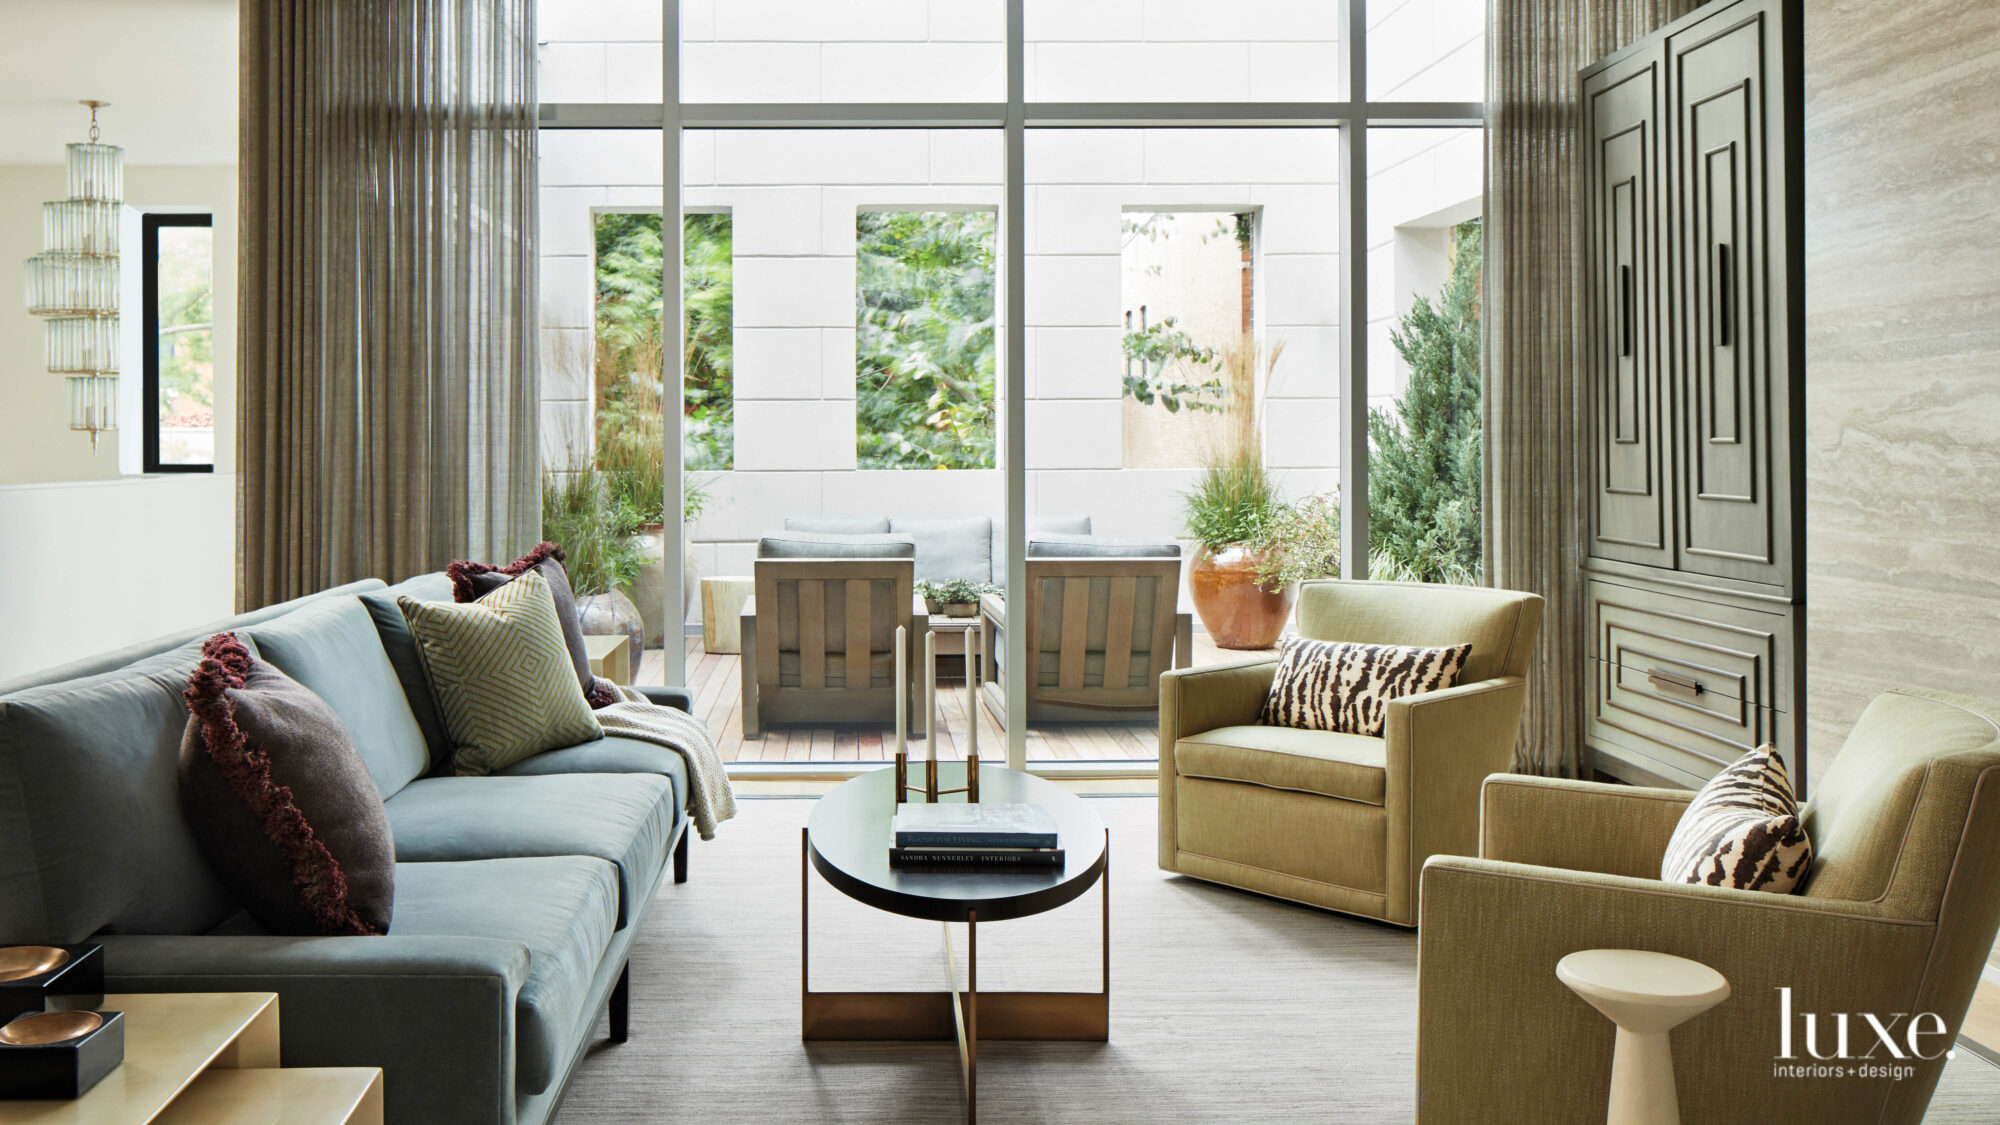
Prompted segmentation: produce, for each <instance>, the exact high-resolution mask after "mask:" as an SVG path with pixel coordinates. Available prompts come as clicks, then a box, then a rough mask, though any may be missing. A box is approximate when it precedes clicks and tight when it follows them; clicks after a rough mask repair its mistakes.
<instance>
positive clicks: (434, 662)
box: [396, 570, 604, 775]
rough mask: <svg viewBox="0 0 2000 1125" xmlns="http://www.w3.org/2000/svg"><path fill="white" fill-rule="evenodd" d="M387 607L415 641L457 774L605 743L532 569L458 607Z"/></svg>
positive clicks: (405, 603) (544, 585)
mask: <svg viewBox="0 0 2000 1125" xmlns="http://www.w3.org/2000/svg"><path fill="white" fill-rule="evenodd" d="M396 607H397V608H398V609H400V610H402V611H403V619H404V620H406V621H408V622H409V623H410V632H411V633H412V634H413V635H415V637H416V638H417V651H419V652H420V653H422V654H423V660H424V671H425V672H426V673H428V674H429V676H430V681H431V694H432V695H434V696H436V697H437V703H438V710H439V711H440V712H442V714H443V716H444V729H445V734H446V736H447V737H449V738H450V739H451V744H452V758H453V762H454V764H455V766H456V768H457V770H458V772H459V773H460V774H461V775H468V774H470V775H483V774H489V773H492V772H494V771H495V770H502V769H506V768H507V767H508V766H511V765H513V764H514V763H516V762H518V761H521V760H522V759H524V758H528V757H532V756H534V755H536V754H539V753H541V752H542V751H544V750H554V749H557V748H559V747H563V746H573V745H575V744H577V743H579V742H592V741H595V740H597V739H600V738H603V737H604V728H603V727H601V726H599V725H598V723H597V719H596V717H595V716H593V715H591V713H590V704H589V703H587V702H585V701H584V698H583V688H582V687H581V686H580V685H579V684H578V683H577V679H576V669H575V668H574V667H573V666H572V665H571V664H570V660H569V649H568V647H567V646H565V645H564V644H563V635H562V626H561V624H560V623H559V622H558V621H557V619H556V605H555V599H554V598H553V597H551V596H550V594H549V584H548V582H547V581H546V580H544V579H543V578H542V575H541V573H540V572H539V571H535V570H529V571H527V572H526V573H524V574H522V575H521V576H520V577H519V578H516V579H514V580H513V581H512V582H509V583H507V584H506V585H504V586H502V587H500V588H499V589H497V590H495V591H493V592H492V593H490V594H488V595H486V596H485V597H483V598H481V599H479V600H478V601H476V602H471V603H468V604H465V605H454V604H452V603H450V602H420V601H417V600H416V599H414V598H408V597H403V598H397V599H396Z"/></svg>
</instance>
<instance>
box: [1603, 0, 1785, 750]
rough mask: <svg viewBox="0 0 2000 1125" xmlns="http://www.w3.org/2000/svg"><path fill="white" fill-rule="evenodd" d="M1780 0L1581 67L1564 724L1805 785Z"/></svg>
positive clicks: (1611, 746) (1699, 18) (1692, 22)
mask: <svg viewBox="0 0 2000 1125" xmlns="http://www.w3.org/2000/svg"><path fill="white" fill-rule="evenodd" d="M1799 20H1800V12H1799V3H1798V0H1721V2H1718V3H1714V4H1709V5H1707V6H1705V7H1703V8H1701V9H1699V10H1697V11H1695V12H1693V13H1691V14H1690V15H1688V16H1686V17H1685V18H1683V19H1680V20H1677V21H1675V22H1674V23H1672V24H1670V25H1668V26H1667V27H1665V28H1663V29H1662V30H1660V31H1659V32H1657V33H1655V34H1654V35H1651V36H1649V37H1647V38H1646V39H1644V40H1641V41H1640V42H1637V43H1634V44H1632V45H1631V46H1629V47H1626V48H1625V49H1623V50H1620V51H1618V52H1616V53H1615V54H1612V55H1610V56H1608V57H1606V58H1604V59H1602V60H1600V61H1599V62H1597V63H1596V64H1594V65H1593V66H1591V67H1589V68H1588V69H1586V70H1585V71H1584V72H1583V74H1582V90H1583V94H1582V98H1583V104H1582V106H1581V111H1582V117H1581V138H1582V144H1581V146H1580V147H1581V153H1580V158H1581V163H1582V168H1581V170H1580V173H1581V176H1582V183H1583V185H1584V191H1583V199H1582V207H1581V214H1580V216H1579V223H1580V224H1581V225H1580V233H1581V243H1582V245H1583V247H1584V261H1585V278H1584V286H1583V295H1582V298H1581V301H1582V305H1583V309H1582V341H1581V342H1582V348H1583V350H1582V353H1581V354H1582V356H1583V359H1584V363H1585V367H1586V379H1585V384H1586V387H1587V396H1586V397H1587V404H1586V409H1585V420H1586V427H1587V429H1586V433H1587V438H1586V441H1585V445H1586V447H1587V450H1586V452H1587V456H1586V457H1585V458H1583V459H1582V460H1583V463H1584V467H1583V473H1582V479H1581V481H1580V482H1579V487H1581V489H1582V490H1583V497H1584V508H1585V510H1586V512H1587V514H1588V518H1587V531H1586V543H1585V549H1584V556H1585V561H1584V564H1583V576H1582V578H1583V583H1584V591H1585V592H1584V598H1585V628H1586V629H1587V630H1588V637H1587V639H1586V643H1585V645H1584V653H1585V657H1586V660H1587V664H1588V667H1586V668H1585V669H1583V671H1582V674H1583V675H1584V676H1585V677H1586V682H1587V695H1586V698H1587V702H1586V704H1585V706H1586V714H1585V735H1586V738H1587V740H1588V742H1589V745H1590V747H1591V748H1592V750H1594V751H1595V760H1596V766H1597V768H1598V769H1599V770H1601V771H1603V772H1605V773H1607V774H1610V775H1612V776H1614V777H1618V778H1621V779H1623V780H1627V781H1632V782H1635V783H1640V784H1654V785H1658V784H1668V785H1680V786H1694V785H1699V784H1701V783H1702V782H1703V781H1706V780H1707V779H1708V778H1709V777H1711V776H1713V775H1714V774H1715V772H1716V771H1717V770H1718V769H1720V768H1721V767H1722V766H1723V765H1725V764H1727V763H1728V762H1730V761H1731V760H1733V759H1734V758H1736V757H1737V756H1738V755H1740V754H1742V753H1743V752H1744V751H1745V750H1748V749H1751V748H1753V747H1755V746H1757V745H1759V744H1761V743H1764V742H1775V743H1776V744H1777V745H1778V746H1779V748H1780V749H1782V750H1783V751H1784V753H1785V760H1786V762H1787V763H1788V764H1789V765H1790V766H1791V769H1792V774H1793V780H1794V783H1795V784H1797V785H1799V786H1801V787H1803V786H1804V785H1805V783H1806V774H1807V763H1806V760H1805V754H1806V748H1805V745H1804V742H1803V739H1804V731H1805V721H1804V718H1805V717H1804V713H1803V712H1804V706H1805V684H1804V677H1805V648H1804V629H1805V605H1804V601H1805V582H1804V574H1805V568H1804V562H1805V559H1804V551H1805V535H1804V520H1805V490H1804V481H1805V473H1804V458H1803V454H1804V426H1805V412H1804V404H1805V394H1804V392H1805V348H1804V324H1805V309H1804V300H1805V285H1804V269H1803V250H1804V246H1803V239H1804V225H1803V218H1802V215H1803V207H1802V200H1803V191H1802V189H1803V179H1804V174H1803V158H1802V147H1801V146H1802V141H1803V130H1802V127H1801V119H1800V106H1801V102H1802V99H1801V96H1800V94H1801V91H1800V58H1799V55H1800V51H1799Z"/></svg>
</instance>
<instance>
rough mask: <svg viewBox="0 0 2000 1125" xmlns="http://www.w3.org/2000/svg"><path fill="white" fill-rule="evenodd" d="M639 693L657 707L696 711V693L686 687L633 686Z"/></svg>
mask: <svg viewBox="0 0 2000 1125" xmlns="http://www.w3.org/2000/svg"><path fill="white" fill-rule="evenodd" d="M632 690H633V691H636V692H638V693H639V694H640V695H643V696H645V697H646V699H647V700H648V701H649V702H651V703H652V704H653V706H655V707H672V708H675V709H677V710H681V711H687V712H693V711H694V693H693V692H691V691H689V690H688V689H686V688H684V687H663V686H661V685H659V684H633V685H632Z"/></svg>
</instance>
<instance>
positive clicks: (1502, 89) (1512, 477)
mask: <svg viewBox="0 0 2000 1125" xmlns="http://www.w3.org/2000/svg"><path fill="white" fill-rule="evenodd" d="M1698 6H1699V5H1698V4H1696V3H1694V2H1693V0H1489V3H1488V5H1487V15H1486V226H1487V230H1486V240H1485V254H1486V261H1485V278H1486V294H1485V296H1486V309H1485V314H1484V315H1485V337H1486V338H1485V379H1486V386H1485V396H1484V399H1485V410H1486V427H1485V434H1486V437H1485V442H1486V448H1485V464H1486V482H1485V483H1486V502H1485V505H1484V513H1485V514H1484V516H1483V519H1484V521H1485V528H1484V532H1485V544H1486V546H1485V551H1486V574H1487V580H1488V581H1489V582H1491V583H1493V584H1494V585H1496V586H1503V587H1506V588H1509V589H1514V590H1529V591H1532V592H1534V593H1537V594H1540V595H1542V597H1543V598H1544V599H1545V600H1546V602H1547V604H1546V606H1545V608H1544V616H1543V618H1542V635H1541V642H1540V643H1541V650H1542V651H1541V660H1540V661H1539V662H1538V663H1537V665H1536V667H1537V668H1538V672H1537V673H1536V674H1535V675H1534V676H1532V677H1530V678H1529V681H1528V706H1527V712H1526V715H1525V716H1524V718H1523V724H1522V725H1523V729H1522V737H1521V744H1520V747H1519V749H1518V750H1517V751H1516V753H1515V759H1516V760H1515V768H1516V769H1518V770H1520V771H1522V772H1525V773H1539V774H1550V775H1556V776H1562V777H1576V776H1579V775H1580V774H1585V773H1586V771H1587V770H1588V766H1589V763H1587V762H1585V761H1584V760H1583V737H1582V725H1583V705H1584V699H1583V687H1584V665H1583V628H1584V626H1583V621H1582V616H1583V583H1582V580H1581V575H1580V574H1579V572H1578V569H1577V568H1578V565H1579V564H1580V562H1581V561H1582V556H1581V548H1582V539H1583V530H1582V518H1583V512H1582V508H1581V505H1580V503H1579V496H1578V488H1577V472H1578V469H1579V465H1578V462H1577V450H1578V449H1579V448H1581V444H1580V443H1581V442H1582V440H1583V431H1582V428H1581V411H1580V408H1579V395H1580V394H1581V392H1582V382H1581V375H1582V372H1581V370H1580V368H1579V366H1578V364H1579V363H1580V357H1581V354H1582V353H1581V352H1580V350H1579V349H1578V348H1577V346H1576V341H1575V329H1576V324H1577V316H1578V312H1577V310H1578V309H1579V307H1580V305H1579V297H1578V288H1577V279H1578V277H1579V276H1580V275H1581V270H1582V265H1583V263H1582V256H1581V248H1580V247H1579V246H1578V245H1577V244H1576V237H1575V235H1576V214H1577V210H1576V209H1577V207H1579V206H1580V201H1579V197H1578V195H1577V191H1576V189H1577V186H1578V184H1577V157H1578V154H1577V146H1576V136H1577V125H1578V110H1577V90H1578V84H1577V80H1576V72H1577V71H1578V70H1580V69H1581V68H1583V67H1585V66H1588V65H1590V64H1591V63H1592V62H1595V61H1596V60H1597V59H1599V58H1601V57H1603V56H1604V55H1606V54H1609V53H1610V52H1612V51H1614V50H1616V49H1618V48H1619V47H1622V46H1624V45H1625V44H1627V43H1630V42H1632V41H1633V40H1635V39H1638V38H1640V37H1641V36H1644V35H1647V34H1649V33H1651V32H1653V31H1655V30H1657V29H1658V28H1660V27H1662V26H1664V25H1665V24H1667V23H1669V22H1671V21H1672V20H1674V19H1676V18H1678V17H1679V16H1682V15H1684V14H1686V13H1688V12H1690V11H1693V10H1694V9H1695V8H1696V7H1698Z"/></svg>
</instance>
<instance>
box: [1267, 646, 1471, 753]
mask: <svg viewBox="0 0 2000 1125" xmlns="http://www.w3.org/2000/svg"><path fill="white" fill-rule="evenodd" d="M1470 655H1472V646H1471V645H1469V644H1464V645H1452V646H1451V647H1449V648H1412V647H1408V646H1404V645H1361V644H1351V643H1349V642H1346V641H1309V640H1306V639H1305V638H1304V637H1289V638H1287V639H1286V640H1285V649H1284V655H1283V656H1282V657H1280V658H1279V659H1278V673H1277V676H1276V677H1275V678H1273V679H1272V681H1271V692H1270V694H1269V695H1266V696H1265V697H1264V713H1263V714H1262V715H1259V716H1258V718H1257V722H1258V723H1260V724H1262V725H1264V726H1267V727H1298V728H1299V729H1301V730H1330V731H1339V732H1340V733H1343V734H1366V735H1371V736H1373V737H1376V738H1380V737H1382V732H1383V730H1384V728H1385V727H1386V726H1387V725H1388V721H1389V701H1390V700H1391V699H1395V698H1398V697H1400V696H1405V695H1416V694H1418V693H1419V692H1426V691H1438V690H1441V689H1443V688H1448V687H1450V686H1452V685H1453V684H1456V683H1457V682H1458V674H1459V670H1460V669H1462V668H1464V667H1465V658H1466V657H1468V656H1470Z"/></svg>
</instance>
